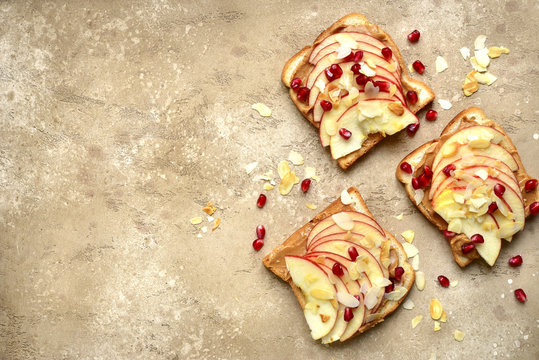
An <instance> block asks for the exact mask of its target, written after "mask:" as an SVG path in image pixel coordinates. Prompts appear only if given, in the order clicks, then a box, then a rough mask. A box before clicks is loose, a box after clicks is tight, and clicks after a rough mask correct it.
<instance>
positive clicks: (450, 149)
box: [442, 142, 459, 157]
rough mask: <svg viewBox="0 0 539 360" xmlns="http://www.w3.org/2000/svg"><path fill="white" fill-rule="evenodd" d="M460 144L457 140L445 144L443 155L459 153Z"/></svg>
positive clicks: (449, 155) (448, 155)
mask: <svg viewBox="0 0 539 360" xmlns="http://www.w3.org/2000/svg"><path fill="white" fill-rule="evenodd" d="M458 148H459V146H458V144H457V143H456V142H452V143H449V144H447V145H446V146H444V149H443V151H442V157H451V156H453V155H455V154H456V153H457V150H458Z"/></svg>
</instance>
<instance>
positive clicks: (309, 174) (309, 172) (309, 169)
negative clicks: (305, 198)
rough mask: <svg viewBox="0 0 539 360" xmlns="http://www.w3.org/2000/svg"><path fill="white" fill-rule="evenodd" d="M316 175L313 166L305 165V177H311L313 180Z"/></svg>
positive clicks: (315, 178)
mask: <svg viewBox="0 0 539 360" xmlns="http://www.w3.org/2000/svg"><path fill="white" fill-rule="evenodd" d="M317 178H318V177H317V176H316V169H315V168H313V167H310V166H306V167H305V179H313V180H316V181H318V180H317Z"/></svg>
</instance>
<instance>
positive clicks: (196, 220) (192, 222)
mask: <svg viewBox="0 0 539 360" xmlns="http://www.w3.org/2000/svg"><path fill="white" fill-rule="evenodd" d="M201 222H202V217H200V216H196V217H194V218H192V219H191V224H193V225H198V224H200V223H201Z"/></svg>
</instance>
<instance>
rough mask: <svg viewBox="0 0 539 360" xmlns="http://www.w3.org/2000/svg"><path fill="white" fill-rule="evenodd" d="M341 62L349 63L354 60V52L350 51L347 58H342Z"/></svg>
mask: <svg viewBox="0 0 539 360" xmlns="http://www.w3.org/2000/svg"><path fill="white" fill-rule="evenodd" d="M342 60H343V62H350V61H353V60H354V52H352V51H350V54H348V56H346V57H344V58H343V59H342Z"/></svg>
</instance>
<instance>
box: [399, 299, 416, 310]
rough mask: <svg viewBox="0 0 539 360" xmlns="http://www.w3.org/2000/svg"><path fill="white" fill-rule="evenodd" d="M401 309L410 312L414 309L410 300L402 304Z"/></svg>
mask: <svg viewBox="0 0 539 360" xmlns="http://www.w3.org/2000/svg"><path fill="white" fill-rule="evenodd" d="M402 307H403V308H405V309H406V310H412V309H413V308H415V304H414V302H413V301H412V300H410V299H408V300H406V301H405V302H403V303H402Z"/></svg>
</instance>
